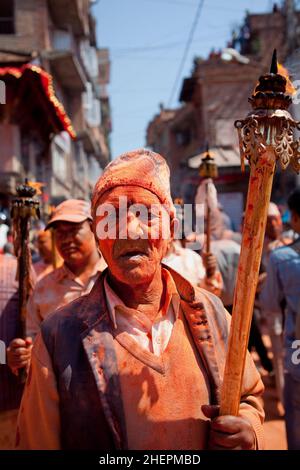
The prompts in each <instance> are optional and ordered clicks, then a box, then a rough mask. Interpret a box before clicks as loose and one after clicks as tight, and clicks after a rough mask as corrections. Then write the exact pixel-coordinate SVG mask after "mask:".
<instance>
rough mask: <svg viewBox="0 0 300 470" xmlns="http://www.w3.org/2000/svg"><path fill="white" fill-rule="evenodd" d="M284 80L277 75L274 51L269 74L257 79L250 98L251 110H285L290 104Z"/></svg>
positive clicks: (275, 53)
mask: <svg viewBox="0 0 300 470" xmlns="http://www.w3.org/2000/svg"><path fill="white" fill-rule="evenodd" d="M286 84H287V81H286V78H285V77H283V76H282V75H280V74H279V73H278V68H277V52H276V49H274V52H273V57H272V63H271V67H270V73H268V74H265V75H262V76H261V77H259V81H258V84H257V86H256V87H255V90H254V93H253V95H252V96H251V98H248V100H249V102H250V103H251V105H252V108H253V109H287V108H288V107H289V105H290V104H291V102H292V99H291V97H290V96H289V95H287V94H286Z"/></svg>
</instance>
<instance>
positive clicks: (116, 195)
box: [98, 186, 161, 207]
mask: <svg viewBox="0 0 300 470" xmlns="http://www.w3.org/2000/svg"><path fill="white" fill-rule="evenodd" d="M120 197H122V198H127V202H128V204H130V205H131V204H143V205H145V206H149V205H151V204H156V205H157V204H159V205H160V204H161V202H160V200H159V198H158V197H157V196H156V194H154V193H152V192H151V191H149V190H148V189H145V188H141V187H140V186H116V187H114V188H112V189H109V190H108V191H106V192H105V193H104V194H102V196H101V197H100V199H99V201H98V206H99V205H101V204H107V203H109V204H112V205H114V206H115V207H117V206H118V205H119V203H120Z"/></svg>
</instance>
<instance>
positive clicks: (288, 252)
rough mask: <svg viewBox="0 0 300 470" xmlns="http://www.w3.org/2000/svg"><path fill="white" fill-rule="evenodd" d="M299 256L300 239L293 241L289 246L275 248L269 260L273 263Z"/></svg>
mask: <svg viewBox="0 0 300 470" xmlns="http://www.w3.org/2000/svg"><path fill="white" fill-rule="evenodd" d="M299 254H300V239H297V240H295V241H294V242H292V243H290V244H289V245H284V246H280V247H278V248H275V249H274V250H273V251H272V252H271V254H270V260H272V262H273V263H275V264H276V263H278V262H281V261H286V260H289V259H292V258H295V257H297V256H299Z"/></svg>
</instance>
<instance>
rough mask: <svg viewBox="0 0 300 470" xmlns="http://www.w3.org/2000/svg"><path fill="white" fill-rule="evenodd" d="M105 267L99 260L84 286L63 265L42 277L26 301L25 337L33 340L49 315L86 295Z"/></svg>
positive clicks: (101, 260)
mask: <svg viewBox="0 0 300 470" xmlns="http://www.w3.org/2000/svg"><path fill="white" fill-rule="evenodd" d="M105 266H106V264H105V262H104V260H103V258H101V259H100V260H99V261H98V262H97V264H96V265H95V268H94V270H93V272H92V274H91V276H90V277H89V279H88V281H87V283H86V284H84V283H83V282H82V280H81V279H80V278H79V277H76V275H75V274H74V273H72V271H70V269H68V268H67V266H66V265H65V264H63V265H62V266H61V267H60V268H57V269H55V270H54V271H52V272H51V273H50V274H48V275H47V276H45V277H43V278H42V279H41V280H40V281H39V282H38V283H37V284H36V286H35V289H34V291H33V293H32V295H31V297H30V298H29V300H28V306H27V312H28V313H27V319H26V328H27V335H28V336H31V337H33V338H34V337H35V336H36V334H37V333H38V332H39V329H40V324H41V322H42V321H43V320H44V319H45V318H46V317H47V316H48V315H49V314H50V313H52V312H54V311H55V310H57V309H58V308H60V307H63V306H64V305H66V304H68V303H69V302H72V301H73V300H75V299H77V298H78V297H81V296H82V295H85V294H88V293H89V292H90V291H91V289H92V287H93V285H94V284H95V281H96V279H97V277H98V275H99V274H100V273H101V272H102V271H103V270H104V268H105Z"/></svg>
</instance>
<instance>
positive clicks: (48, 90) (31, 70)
mask: <svg viewBox="0 0 300 470" xmlns="http://www.w3.org/2000/svg"><path fill="white" fill-rule="evenodd" d="M0 77H1V79H3V80H5V77H14V78H16V79H19V80H23V79H28V78H30V77H31V78H32V79H38V81H39V82H40V85H41V89H42V92H43V94H44V96H45V98H46V100H47V101H48V104H49V105H50V107H51V108H52V111H53V113H54V114H55V116H56V118H57V119H56V122H57V127H58V129H59V131H66V132H68V133H69V135H70V136H71V138H72V139H75V138H76V132H75V130H74V129H73V126H72V123H71V120H70V119H69V117H68V116H67V114H66V112H65V109H64V107H63V105H62V104H61V103H60V101H59V100H58V99H57V97H56V96H55V93H54V88H53V80H52V76H51V75H50V74H49V73H47V72H45V70H43V69H42V68H40V67H37V66H36V65H31V64H26V65H23V66H22V67H0Z"/></svg>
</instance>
